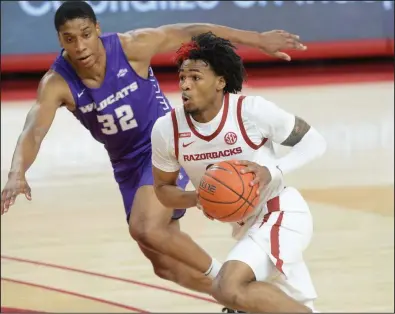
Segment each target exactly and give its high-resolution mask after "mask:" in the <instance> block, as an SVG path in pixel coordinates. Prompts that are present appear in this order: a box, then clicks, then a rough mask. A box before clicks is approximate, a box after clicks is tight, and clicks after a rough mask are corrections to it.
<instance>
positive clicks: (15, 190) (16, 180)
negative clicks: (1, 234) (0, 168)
mask: <svg viewBox="0 0 395 314" xmlns="http://www.w3.org/2000/svg"><path fill="white" fill-rule="evenodd" d="M19 194H25V197H26V198H27V199H28V200H29V201H31V200H32V195H31V189H30V186H29V184H28V183H27V181H26V178H25V176H24V175H23V176H22V175H18V174H10V175H9V177H8V181H7V183H6V185H5V187H4V189H3V191H2V192H1V214H2V215H3V214H4V213H6V212H8V209H9V208H10V206H12V205H14V203H15V199H16V197H17V196H18V195H19Z"/></svg>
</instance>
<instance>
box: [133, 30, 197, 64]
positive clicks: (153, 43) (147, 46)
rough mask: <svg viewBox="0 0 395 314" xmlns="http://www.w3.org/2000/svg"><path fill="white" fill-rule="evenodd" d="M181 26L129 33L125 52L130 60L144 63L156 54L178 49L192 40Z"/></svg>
mask: <svg viewBox="0 0 395 314" xmlns="http://www.w3.org/2000/svg"><path fill="white" fill-rule="evenodd" d="M181 25H182V24H179V25H178V24H177V25H164V26H161V27H157V28H144V29H137V30H133V31H130V32H128V33H127V35H128V38H127V39H126V41H125V42H126V44H125V51H126V53H127V55H128V58H129V60H140V61H143V60H147V59H151V58H152V57H153V56H154V55H155V54H158V53H166V52H170V51H173V50H176V49H178V48H179V47H180V46H181V44H182V43H183V42H185V41H189V40H190V39H191V36H190V35H189V33H187V32H186V31H185V30H184V28H183V27H182V26H181Z"/></svg>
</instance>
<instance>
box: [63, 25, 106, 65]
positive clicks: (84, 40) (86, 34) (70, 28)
mask: <svg viewBox="0 0 395 314" xmlns="http://www.w3.org/2000/svg"><path fill="white" fill-rule="evenodd" d="M58 36H59V41H60V45H61V46H62V47H63V48H64V50H66V52H67V54H68V56H69V57H70V59H71V60H72V61H73V62H75V63H76V64H78V65H79V66H81V67H86V68H89V67H91V66H93V65H94V64H95V62H96V60H97V58H98V53H99V47H100V38H99V36H100V27H99V25H98V24H94V23H93V22H92V21H91V20H90V19H82V18H81V19H79V18H78V19H74V20H70V21H67V22H66V23H64V24H63V25H62V26H61V27H60V29H59V33H58Z"/></svg>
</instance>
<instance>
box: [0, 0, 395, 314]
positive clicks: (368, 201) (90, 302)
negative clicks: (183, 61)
mask: <svg viewBox="0 0 395 314" xmlns="http://www.w3.org/2000/svg"><path fill="white" fill-rule="evenodd" d="M87 2H88V3H90V4H91V5H92V7H93V8H94V10H95V12H96V14H97V17H98V20H99V22H100V24H101V27H102V30H103V32H125V31H128V30H131V29H136V28H141V27H156V26H160V25H163V24H173V23H192V22H207V23H214V24H221V25H226V26H230V27H234V28H240V29H245V30H254V31H268V30H273V29H284V30H286V31H289V32H292V33H294V34H298V35H299V36H300V37H301V39H302V41H303V43H304V44H306V45H307V46H308V50H307V51H304V52H294V51H287V53H289V54H290V55H291V57H292V61H291V62H285V61H281V60H275V59H273V58H271V57H268V56H266V55H265V54H262V53H261V52H260V51H259V50H254V49H251V48H248V47H238V48H239V50H238V51H239V53H240V55H241V56H242V58H243V60H244V62H245V64H246V67H247V72H248V81H247V84H246V85H245V87H244V90H243V94H245V95H257V94H259V95H262V96H264V97H265V98H267V99H269V100H271V101H274V102H275V103H277V104H278V105H279V106H281V107H283V108H285V109H286V110H288V111H290V112H293V113H295V114H298V115H300V116H301V117H303V118H305V119H306V120H307V121H308V122H310V123H311V124H312V125H314V126H315V127H316V128H317V129H318V130H319V131H320V132H321V133H322V134H323V135H324V136H325V138H326V140H327V143H328V150H327V153H326V154H325V156H323V157H322V158H321V159H319V160H317V161H315V162H313V163H312V164H310V165H308V166H306V167H304V168H302V169H300V170H297V171H295V172H294V173H291V174H290V175H289V176H288V177H287V184H289V185H293V186H295V187H296V188H298V189H299V190H300V191H301V192H302V194H303V196H304V197H305V198H306V199H307V201H308V202H309V205H310V207H311V211H312V213H313V216H314V220H315V235H314V239H313V241H312V243H311V245H310V248H309V249H308V250H307V251H306V260H307V263H308V265H309V267H310V269H311V273H312V277H313V280H314V282H315V284H316V287H317V291H318V295H319V298H318V300H317V308H318V309H319V310H321V311H323V312H326V311H339V312H340V311H347V312H359V311H363V312H369V311H372V312H374V311H379V312H391V313H393V311H394V242H393V241H394V238H393V236H394V235H393V233H394V222H393V218H394V201H393V199H394V192H393V184H394V178H393V173H394V166H393V158H394V65H393V62H394V1H87ZM61 3H62V1H2V2H1V26H2V27H1V187H2V188H3V187H4V185H5V183H6V179H7V174H8V171H9V167H10V163H11V159H12V154H13V151H14V147H15V144H16V141H17V138H18V136H19V134H20V131H21V130H22V128H23V124H24V120H25V117H26V114H27V112H28V110H29V108H30V106H31V105H32V103H33V102H34V98H35V95H36V88H37V85H38V82H39V80H40V78H41V77H42V75H43V74H44V73H45V71H46V70H47V69H48V68H49V67H50V65H51V63H52V62H53V60H54V59H55V57H56V55H57V54H58V53H59V45H58V41H57V34H56V31H55V28H54V26H53V17H54V13H55V11H56V9H57V7H58V6H59V5H60V4H61ZM152 65H153V69H154V72H155V74H156V76H157V77H158V79H159V82H160V84H161V88H162V90H164V91H165V92H166V94H167V97H168V98H169V100H170V101H171V103H172V105H173V106H179V105H181V99H180V97H179V94H178V92H177V85H178V82H177V72H176V69H175V67H174V66H173V55H172V54H164V55H158V56H156V57H155V58H154V59H153V61H152ZM276 149H277V150H278V154H279V155H280V154H282V153H283V152H285V151H283V148H281V147H276ZM27 178H28V181H29V183H30V185H31V187H32V195H33V201H32V202H28V201H27V200H25V199H24V198H23V197H20V198H18V200H17V202H16V204H15V205H14V206H13V207H12V208H11V210H10V212H9V213H8V214H7V215H5V216H2V217H1V265H2V267H1V276H2V280H1V288H2V289H1V306H2V312H3V311H9V312H10V311H11V312H12V311H16V310H19V311H21V310H25V311H26V310H35V311H41V312H56V311H64V312H65V311H67V312H70V311H73V312H80V311H83V312H119V311H147V312H159V311H161V312H166V311H168V312H170V311H171V312H207V311H209V312H218V310H219V309H220V307H219V306H218V305H217V304H215V303H213V302H212V299H211V298H209V297H207V296H202V295H200V294H193V293H192V294H190V292H189V291H187V290H185V289H182V288H180V287H178V286H176V285H174V284H172V283H169V282H165V281H163V280H161V279H159V278H157V277H155V275H154V274H153V272H152V268H151V266H150V265H149V264H148V262H147V261H146V260H145V258H144V257H143V256H142V254H141V253H140V252H139V251H138V248H137V246H136V245H135V243H133V242H132V241H131V240H130V239H129V235H128V231H127V228H126V225H125V222H124V217H123V209H122V208H123V205H122V200H121V197H120V195H119V192H118V187H117V186H116V184H115V181H114V180H113V178H112V170H111V166H110V164H109V161H108V157H107V154H106V152H105V151H104V149H103V147H102V146H101V145H100V144H98V143H97V142H95V141H94V140H93V139H92V138H91V137H90V135H89V133H88V132H86V131H85V130H84V129H83V128H82V126H81V125H80V124H79V123H78V122H77V121H76V120H75V119H74V118H73V116H72V115H71V114H70V113H68V112H67V111H66V109H61V110H59V114H58V115H57V117H56V119H55V121H54V123H53V126H52V128H51V130H50V132H49V133H48V135H47V138H46V139H45V140H44V142H43V145H42V147H41V150H40V154H39V156H38V158H37V160H36V162H35V164H34V165H33V166H32V168H31V170H29V172H28V174H27ZM190 188H191V187H190ZM182 228H183V229H184V230H185V231H186V232H188V233H189V234H191V235H192V237H193V238H194V239H196V241H197V242H198V243H199V244H201V245H202V246H203V247H204V248H205V249H207V251H209V252H210V253H211V254H213V255H215V256H216V257H217V258H218V259H219V260H223V259H224V258H225V257H226V255H227V252H228V251H229V250H230V249H231V247H232V246H233V245H234V241H233V240H232V239H231V238H230V230H229V227H228V226H227V225H225V224H220V223H217V222H211V221H208V220H207V219H205V218H204V217H202V215H201V214H200V213H199V212H198V211H195V210H191V211H189V212H188V214H187V215H186V217H185V218H184V219H183V221H182ZM153 297H155V298H156V300H157V301H155V302H152V298H153Z"/></svg>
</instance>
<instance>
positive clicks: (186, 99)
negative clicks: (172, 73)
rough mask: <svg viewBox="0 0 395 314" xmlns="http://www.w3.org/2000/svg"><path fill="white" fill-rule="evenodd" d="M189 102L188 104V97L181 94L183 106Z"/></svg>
mask: <svg viewBox="0 0 395 314" xmlns="http://www.w3.org/2000/svg"><path fill="white" fill-rule="evenodd" d="M189 102H190V97H189V96H187V95H185V94H182V103H183V104H184V105H188V104H189Z"/></svg>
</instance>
